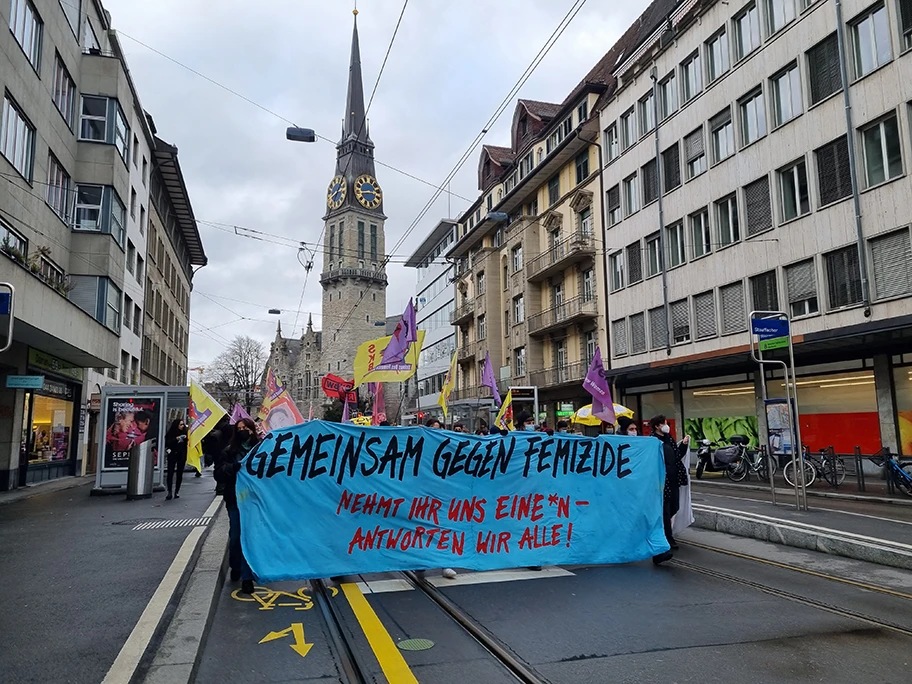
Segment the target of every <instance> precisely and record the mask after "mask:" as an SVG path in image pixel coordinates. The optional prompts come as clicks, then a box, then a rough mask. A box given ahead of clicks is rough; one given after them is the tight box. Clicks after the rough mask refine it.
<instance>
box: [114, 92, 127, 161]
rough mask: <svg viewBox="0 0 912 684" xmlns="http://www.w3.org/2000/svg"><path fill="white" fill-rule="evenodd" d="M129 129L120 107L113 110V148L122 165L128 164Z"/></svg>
mask: <svg viewBox="0 0 912 684" xmlns="http://www.w3.org/2000/svg"><path fill="white" fill-rule="evenodd" d="M129 140H130V127H129V126H128V125H127V119H126V117H124V113H123V110H122V109H121V108H120V105H117V106H115V108H114V147H115V148H117V151H118V152H120V158H121V159H123V161H124V164H129V163H130V147H129V142H128V141H129Z"/></svg>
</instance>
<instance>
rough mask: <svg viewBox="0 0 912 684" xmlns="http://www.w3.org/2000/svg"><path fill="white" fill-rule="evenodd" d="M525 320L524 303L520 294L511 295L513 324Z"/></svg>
mask: <svg viewBox="0 0 912 684" xmlns="http://www.w3.org/2000/svg"><path fill="white" fill-rule="evenodd" d="M524 320H526V303H525V300H524V299H523V296H522V295H519V296H517V297H513V325H519V324H520V323H522V322H523V321H524Z"/></svg>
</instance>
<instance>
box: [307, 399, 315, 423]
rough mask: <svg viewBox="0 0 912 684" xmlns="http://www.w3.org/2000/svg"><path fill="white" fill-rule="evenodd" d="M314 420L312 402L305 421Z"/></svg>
mask: <svg viewBox="0 0 912 684" xmlns="http://www.w3.org/2000/svg"><path fill="white" fill-rule="evenodd" d="M313 419H314V405H313V402H310V411H309V412H308V413H307V420H313Z"/></svg>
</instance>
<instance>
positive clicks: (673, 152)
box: [662, 143, 681, 192]
mask: <svg viewBox="0 0 912 684" xmlns="http://www.w3.org/2000/svg"><path fill="white" fill-rule="evenodd" d="M662 167H663V168H662V173H663V182H664V186H663V187H664V189H665V191H666V192H668V191H669V190H674V189H675V188H676V187H678V186H679V185H681V154H680V148H679V147H678V143H675V144H674V145H672V146H671V147H669V148H668V149H667V150H665V151H664V152H663V153H662Z"/></svg>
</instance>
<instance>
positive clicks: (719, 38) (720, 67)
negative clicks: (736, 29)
mask: <svg viewBox="0 0 912 684" xmlns="http://www.w3.org/2000/svg"><path fill="white" fill-rule="evenodd" d="M726 71H728V39H727V37H726V35H725V31H721V32H720V33H717V34H716V35H715V36H714V37H713V38H710V39H709V40H708V41H706V81H707V82H708V83H712V82H713V81H715V80H716V79H717V78H719V77H720V76H721V75H722V74H724V73H725V72H726Z"/></svg>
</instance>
